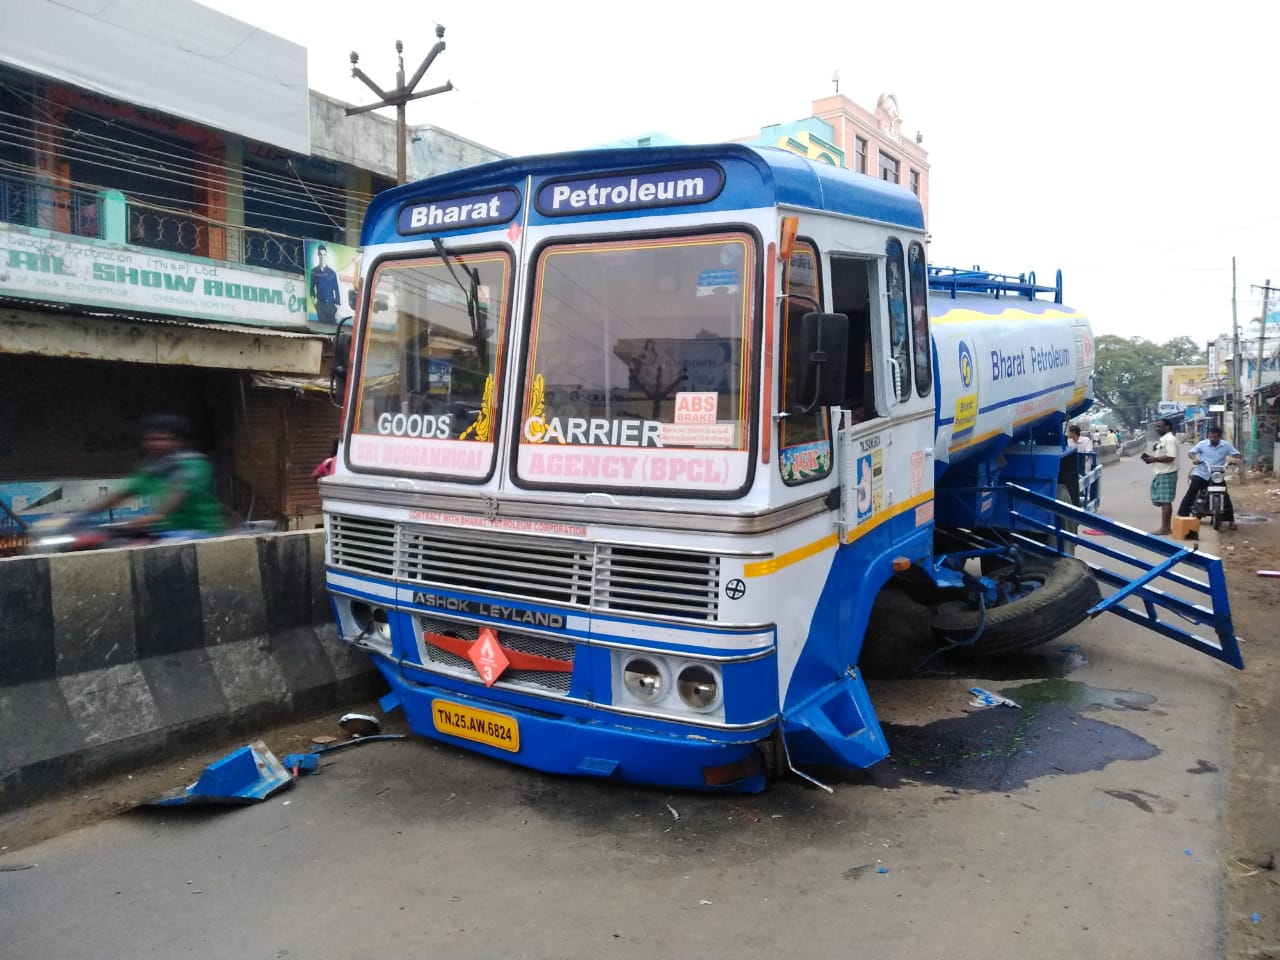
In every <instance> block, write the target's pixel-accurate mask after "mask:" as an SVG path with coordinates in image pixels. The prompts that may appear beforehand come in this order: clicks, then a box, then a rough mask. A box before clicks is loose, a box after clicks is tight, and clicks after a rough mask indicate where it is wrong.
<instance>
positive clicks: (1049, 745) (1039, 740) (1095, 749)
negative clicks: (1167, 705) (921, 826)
mask: <svg viewBox="0 0 1280 960" xmlns="http://www.w3.org/2000/svg"><path fill="white" fill-rule="evenodd" d="M995 692H997V693H998V694H999V695H1000V696H1002V697H1007V698H1008V699H1010V700H1012V701H1014V702H1015V703H1017V704H1018V705H1019V706H1018V707H1017V708H1014V707H1007V706H995V707H988V708H985V709H979V710H975V711H974V712H972V713H968V714H966V715H965V716H962V717H949V718H947V719H943V720H936V721H933V722H931V723H927V724H924V725H921V726H907V725H902V724H893V723H886V724H885V725H884V732H885V736H886V737H887V738H888V740H889V745H890V750H891V753H890V756H889V757H888V758H887V759H886V760H884V761H883V762H882V763H880V764H878V765H877V766H875V767H873V768H871V769H870V770H868V771H865V772H864V775H869V779H870V780H871V782H873V783H875V784H876V785H878V786H882V787H896V786H901V785H903V784H909V783H922V782H923V783H932V784H937V785H939V786H944V787H952V788H955V789H964V790H983V791H1007V790H1015V789H1018V788H1021V787H1024V786H1026V785H1027V782H1028V781H1030V780H1034V779H1036V778H1038V777H1045V776H1054V775H1057V774H1064V773H1083V772H1085V771H1088V770H1101V769H1102V768H1103V767H1105V766H1107V764H1109V763H1113V762H1115V761H1117V760H1148V759H1150V758H1151V757H1154V756H1156V755H1157V754H1158V753H1159V752H1160V751H1159V750H1158V749H1157V748H1156V747H1155V746H1154V745H1152V744H1151V743H1149V742H1148V741H1147V740H1144V739H1143V738H1142V737H1140V736H1138V735H1137V734H1135V733H1132V732H1130V731H1129V730H1126V729H1124V728H1123V727H1120V726H1117V725H1115V724H1112V723H1108V722H1106V721H1105V720H1102V719H1100V718H1099V717H1098V716H1096V715H1095V714H1098V713H1101V712H1103V711H1106V710H1125V711H1132V710H1137V711H1143V710H1147V709H1148V708H1150V706H1151V705H1152V704H1154V703H1155V697H1153V696H1151V695H1149V694H1145V693H1136V692H1134V691H1131V690H1108V689H1105V688H1100V687H1092V686H1089V685H1088V684H1085V683H1080V682H1078V681H1075V680H1067V679H1064V678H1061V677H1055V678H1049V679H1045V680H1038V681H1035V682H1033V683H1027V684H1022V685H1020V686H1009V687H1001V688H1000V689H999V690H998V691H995Z"/></svg>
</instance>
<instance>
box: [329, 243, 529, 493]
mask: <svg viewBox="0 0 1280 960" xmlns="http://www.w3.org/2000/svg"><path fill="white" fill-rule="evenodd" d="M450 266H452V268H453V269H452V270H450ZM510 284H511V258H510V256H509V255H508V254H506V253H502V252H496V251H489V252H484V253H458V254H456V255H455V254H449V259H448V262H447V263H446V261H445V260H444V259H442V258H440V257H438V256H433V257H423V258H414V259H406V260H384V261H382V262H381V263H379V264H378V265H377V267H376V269H375V270H374V272H373V275H372V277H371V278H370V281H369V293H368V296H366V297H365V298H364V303H365V309H364V314H365V323H366V329H365V334H364V350H363V354H362V357H361V360H360V364H359V377H360V381H359V384H358V386H357V389H356V392H355V398H356V406H355V410H354V413H353V421H352V428H351V442H350V443H349V444H348V454H347V455H348V458H349V461H350V464H351V466H352V467H353V468H356V469H366V470H374V471H386V472H393V473H413V474H424V475H430V476H434V477H442V478H447V479H451V480H469V481H479V480H483V479H484V478H486V477H487V476H489V475H490V474H491V473H492V471H493V462H494V451H495V439H496V430H497V422H498V415H499V406H498V400H499V385H500V384H501V382H502V370H501V359H502V356H503V342H504V337H505V328H506V318H507V314H508V300H509V298H510Z"/></svg>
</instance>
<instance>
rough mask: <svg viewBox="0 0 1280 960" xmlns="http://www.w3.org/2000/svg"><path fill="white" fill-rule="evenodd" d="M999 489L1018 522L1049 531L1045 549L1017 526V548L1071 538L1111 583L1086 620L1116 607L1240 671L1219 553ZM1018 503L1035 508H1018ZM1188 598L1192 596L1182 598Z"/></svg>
mask: <svg viewBox="0 0 1280 960" xmlns="http://www.w3.org/2000/svg"><path fill="white" fill-rule="evenodd" d="M1000 492H1002V493H1004V494H1007V495H1008V496H1009V498H1010V500H1012V501H1013V503H1014V509H1013V510H1012V511H1011V515H1012V516H1013V517H1014V518H1015V521H1016V522H1017V524H1018V526H1019V527H1022V528H1026V529H1033V530H1037V531H1039V532H1041V533H1044V534H1048V535H1049V543H1050V545H1049V546H1047V547H1046V545H1045V544H1044V543H1041V542H1040V541H1038V540H1036V539H1035V538H1034V537H1030V536H1027V535H1025V534H1019V533H1016V532H1015V533H1013V534H1012V535H1011V539H1013V540H1015V541H1017V543H1018V545H1019V546H1020V547H1022V548H1023V549H1025V550H1027V551H1028V552H1030V553H1036V554H1042V555H1043V554H1046V553H1049V554H1052V553H1053V552H1055V550H1054V548H1055V547H1056V548H1057V549H1056V552H1057V553H1063V552H1066V548H1067V545H1068V544H1070V545H1074V547H1075V549H1076V551H1077V552H1076V558H1077V559H1079V560H1083V561H1084V562H1085V563H1087V564H1088V565H1089V567H1090V569H1091V570H1093V575H1094V576H1095V577H1096V578H1097V579H1098V581H1099V583H1100V584H1102V585H1105V586H1109V587H1113V588H1114V592H1113V593H1111V595H1110V596H1107V597H1104V598H1103V599H1102V600H1101V601H1099V602H1098V603H1097V604H1095V605H1094V606H1093V607H1091V608H1090V610H1089V616H1090V617H1091V618H1092V617H1096V616H1099V615H1100V614H1102V613H1107V612H1110V613H1114V614H1116V615H1118V616H1121V617H1124V618H1125V619H1126V620H1131V621H1133V622H1134V623H1137V624H1139V625H1141V626H1144V627H1146V628H1147V629H1149V630H1154V631H1155V632H1156V633H1159V634H1162V635H1163V636H1166V637H1169V638H1170V639H1171V640H1176V641H1177V642H1178V643H1181V644H1185V645H1186V646H1188V647H1191V648H1192V649H1194V650H1198V651H1200V652H1201V653H1203V654H1206V655H1207V656H1210V657H1213V658H1214V659H1215V660H1221V661H1223V662H1224V663H1229V664H1231V666H1233V667H1239V668H1242V669H1243V667H1244V659H1243V657H1242V656H1241V654H1240V641H1239V639H1238V638H1237V637H1236V635H1235V628H1234V626H1233V625H1232V622H1231V602H1230V600H1229V599H1228V597H1227V580H1226V573H1225V571H1224V570H1223V567H1222V560H1221V559H1219V558H1218V557H1215V556H1213V555H1212V554H1208V553H1201V552H1199V550H1198V546H1199V545H1198V544H1196V545H1195V546H1193V547H1191V548H1188V547H1186V546H1184V545H1182V544H1179V543H1175V542H1174V541H1172V540H1166V539H1165V538H1163V537H1157V536H1154V535H1152V534H1149V533H1146V532H1144V531H1142V530H1138V529H1137V528H1135V527H1131V526H1129V525H1128V524H1126V523H1120V522H1119V521H1117V520H1112V519H1110V518H1108V517H1103V516H1099V515H1098V514H1095V513H1088V512H1087V511H1084V510H1081V509H1079V508H1078V507H1073V506H1071V505H1069V504H1066V503H1062V502H1061V501H1058V500H1054V499H1053V498H1051V497H1046V496H1043V495H1042V494H1038V493H1033V492H1032V491H1030V490H1028V489H1026V488H1025V487H1020V486H1017V485H1016V484H1005V485H1004V486H1002V487H1001V488H1000ZM1018 504H1025V505H1027V506H1030V507H1034V508H1037V509H1036V510H1035V511H1031V512H1029V513H1019V512H1018V510H1017V505H1018ZM1039 511H1044V512H1046V513H1048V514H1050V515H1051V516H1052V517H1053V522H1051V523H1046V522H1044V521H1043V520H1041V519H1037V518H1036V517H1035V516H1034V514H1035V513H1038V512H1039ZM1081 529H1087V530H1088V531H1089V534H1087V535H1084V536H1082V535H1081V532H1080V530H1081ZM1103 538H1106V539H1107V540H1110V541H1120V543H1121V544H1129V545H1131V546H1134V547H1139V548H1140V549H1142V550H1143V551H1146V552H1147V553H1150V554H1154V556H1155V557H1156V559H1155V560H1151V559H1148V558H1144V557H1139V556H1134V555H1133V554H1130V553H1126V552H1124V551H1123V550H1121V549H1119V547H1117V546H1113V545H1112V544H1111V543H1108V542H1105V541H1104V539H1103ZM1081 551H1084V555H1081ZM1094 555H1096V557H1095V556H1094ZM1115 564H1119V565H1120V566H1119V567H1116V566H1114V565H1115ZM1188 571H1194V572H1198V573H1199V574H1200V575H1201V576H1203V578H1204V579H1199V578H1197V577H1196V576H1191V575H1188ZM1175 591H1176V592H1175ZM1188 596H1190V597H1193V598H1196V599H1187V597H1188ZM1200 599H1203V600H1207V601H1208V605H1207V606H1205V605H1204V604H1203V603H1201V602H1199V600H1200ZM1166 614H1171V615H1172V618H1168V617H1166V616H1165V615H1166ZM1188 625H1190V626H1192V627H1196V626H1209V627H1212V629H1213V633H1214V635H1215V637H1216V639H1215V637H1208V636H1202V635H1200V634H1198V633H1195V632H1193V631H1192V630H1191V629H1189V627H1188Z"/></svg>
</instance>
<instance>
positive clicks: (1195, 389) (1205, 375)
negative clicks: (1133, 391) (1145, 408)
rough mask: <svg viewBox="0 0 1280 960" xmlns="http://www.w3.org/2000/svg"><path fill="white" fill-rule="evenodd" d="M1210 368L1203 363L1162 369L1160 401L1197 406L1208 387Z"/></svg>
mask: <svg viewBox="0 0 1280 960" xmlns="http://www.w3.org/2000/svg"><path fill="white" fill-rule="evenodd" d="M1208 379H1209V368H1208V367H1207V366H1205V365H1204V364H1203V363H1201V364H1195V365H1191V366H1176V367H1161V368H1160V399H1161V400H1168V401H1176V402H1178V403H1181V404H1185V405H1186V406H1195V405H1196V404H1198V403H1199V402H1200V395H1201V394H1202V393H1203V392H1204V390H1205V387H1206V386H1207V383H1206V381H1207V380H1208Z"/></svg>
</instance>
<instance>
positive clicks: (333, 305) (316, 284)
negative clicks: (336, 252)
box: [311, 243, 339, 324]
mask: <svg viewBox="0 0 1280 960" xmlns="http://www.w3.org/2000/svg"><path fill="white" fill-rule="evenodd" d="M311 298H312V299H313V300H315V302H316V318H317V319H318V320H319V321H320V322H321V323H334V324H336V323H337V322H338V303H339V300H338V275H337V274H336V273H334V271H333V267H331V266H329V250H328V249H327V248H326V247H325V245H324V244H323V243H322V244H320V246H318V247H316V265H315V266H314V267H312V268H311Z"/></svg>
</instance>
